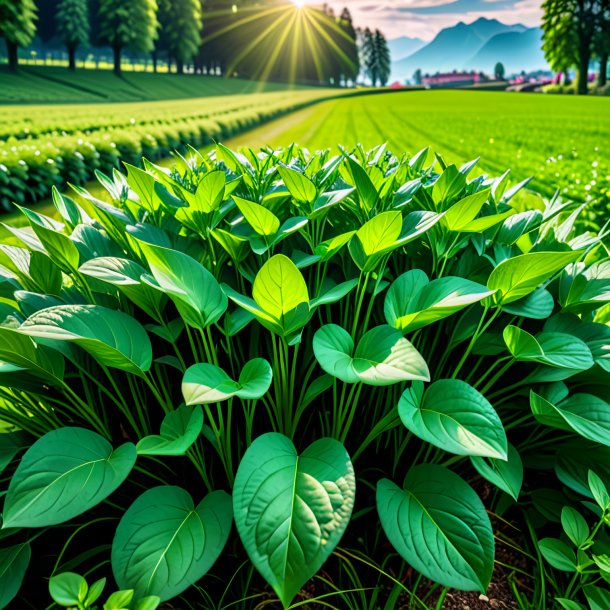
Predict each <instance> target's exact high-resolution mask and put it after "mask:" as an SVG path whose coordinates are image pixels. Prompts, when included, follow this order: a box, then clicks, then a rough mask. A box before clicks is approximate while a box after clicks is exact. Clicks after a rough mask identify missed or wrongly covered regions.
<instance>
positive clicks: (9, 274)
mask: <svg viewBox="0 0 610 610" xmlns="http://www.w3.org/2000/svg"><path fill="white" fill-rule="evenodd" d="M185 129H186V127H185ZM171 133H172V134H175V129H172V130H171ZM185 135H186V132H185ZM125 145H127V144H126V143H125ZM147 145H148V146H151V147H153V146H155V143H154V142H152V141H151V142H149V143H148V144H147ZM138 146H141V144H138ZM136 148H137V147H136ZM96 150H97V149H96ZM135 152H136V151H134V154H135ZM138 152H139V151H138ZM427 158H428V151H427V150H423V151H421V152H420V153H418V154H417V155H415V156H414V157H412V158H407V157H405V156H400V157H396V156H394V155H392V154H391V153H390V152H388V150H387V149H386V147H385V146H380V147H377V148H375V149H373V150H371V151H368V152H367V151H365V150H363V149H362V148H361V147H358V148H356V149H355V150H353V151H351V152H350V151H344V152H343V153H342V154H340V155H337V156H332V155H331V154H330V153H329V152H328V151H322V152H317V153H313V154H312V153H310V152H308V151H306V150H304V149H300V148H298V147H297V146H291V147H288V148H286V149H283V150H272V149H264V150H262V151H253V150H243V151H241V152H234V151H231V150H229V149H227V148H225V147H223V146H222V145H217V146H216V148H215V150H214V151H213V152H212V153H211V154H210V155H209V156H202V155H201V154H199V153H197V152H196V151H195V150H194V149H192V148H191V149H189V150H188V151H186V152H185V154H184V157H183V161H182V162H181V163H180V164H179V165H178V166H177V167H176V168H175V169H174V170H173V171H169V170H165V169H162V168H160V167H157V166H155V165H154V164H153V163H151V162H145V164H144V169H139V168H137V167H134V166H131V165H127V175H124V174H122V173H120V172H118V171H115V172H113V173H112V175H111V176H108V175H104V174H102V173H100V172H98V173H97V177H98V179H99V181H100V183H101V185H102V186H103V187H104V188H105V189H106V191H107V192H108V197H109V199H110V200H111V203H106V202H104V201H101V200H99V199H97V198H96V197H94V196H92V195H90V194H89V193H87V191H85V190H84V189H81V188H79V187H75V191H76V195H77V197H76V199H77V200H73V199H71V198H69V197H67V196H62V195H60V194H59V192H58V191H57V190H55V191H54V193H53V202H54V205H55V208H56V215H57V218H51V217H47V216H44V215H42V214H39V213H37V212H35V211H33V210H29V209H27V208H23V214H24V215H25V217H26V219H27V220H28V221H29V224H30V227H29V228H28V229H23V228H10V230H11V232H12V244H13V245H8V244H0V291H1V292H0V294H1V295H2V299H1V300H0V420H2V421H3V422H4V425H5V426H6V428H7V430H6V433H4V434H0V471H1V472H2V473H3V479H2V483H1V485H0V494H1V495H2V497H3V513H2V519H3V522H2V532H1V536H0V567H1V568H2V569H0V607H4V606H6V605H7V604H8V603H10V602H11V600H12V599H15V598H17V596H19V597H18V598H17V599H19V603H20V606H19V607H38V608H43V607H46V606H47V604H48V603H49V602H50V598H49V597H48V596H47V595H46V586H47V585H46V583H47V582H48V583H49V593H50V596H51V597H52V598H53V599H54V600H55V601H56V602H57V603H58V604H59V605H63V606H69V607H78V608H81V609H85V608H92V607H93V606H94V605H95V604H96V603H97V601H98V600H101V599H105V600H107V601H106V604H105V606H104V607H105V608H131V609H132V610H144V609H147V610H152V609H153V608H155V607H157V605H158V604H159V603H160V602H164V601H166V600H170V599H173V600H174V601H173V602H172V606H171V607H175V608H188V607H205V608H219V607H224V608H228V607H236V608H242V609H244V610H245V609H246V608H252V607H256V608H262V607H266V606H268V605H270V604H273V607H276V608H277V607H279V606H280V605H283V606H284V607H288V606H289V605H290V604H291V603H292V602H293V600H298V603H299V604H300V605H305V604H313V603H315V602H316V601H319V602H320V604H321V605H325V604H331V603H332V604H333V607H335V606H334V604H335V603H337V604H338V606H337V607H345V608H354V609H358V610H361V609H363V608H378V607H381V608H398V607H407V606H409V605H410V604H411V603H412V604H413V606H414V607H422V608H425V607H440V604H441V602H442V600H443V599H444V596H445V595H446V589H445V588H446V587H452V588H457V589H463V590H467V591H476V593H475V598H474V599H475V600H476V599H477V598H478V595H479V592H481V593H484V592H485V591H486V590H487V587H488V585H489V584H490V581H491V580H492V577H493V571H494V565H495V559H494V558H495V549H496V545H497V544H498V545H503V546H504V548H505V549H506V548H510V549H512V550H511V551H510V552H511V553H513V554H515V553H517V554H518V558H519V562H521V557H523V558H525V561H526V562H527V565H526V568H525V569H523V568H519V567H515V568H514V570H513V569H512V568H511V567H510V565H508V567H507V568H506V570H507V572H506V573H504V575H503V576H500V577H496V578H501V579H504V580H505V581H507V587H512V588H513V589H514V590H515V591H516V595H520V596H521V598H522V602H523V606H522V607H532V608H544V607H550V604H552V603H554V602H553V601H552V600H553V599H554V598H561V600H567V601H565V602H564V601H560V602H558V603H560V604H561V605H562V607H563V608H569V609H572V608H577V607H580V606H579V602H585V601H586V600H587V599H594V600H595V599H603V596H604V595H606V592H605V590H604V588H603V587H604V582H605V581H604V579H606V578H607V572H608V570H607V567H608V561H609V560H608V551H607V550H606V549H607V548H608V542H607V540H608V531H607V523H608V522H609V521H610V495H609V492H608V490H609V489H610V473H609V470H608V463H609V462H608V452H609V451H610V449H609V447H610V404H608V395H609V394H608V388H609V387H610V348H609V346H610V325H609V323H610V257H609V251H608V247H607V244H605V243H604V241H605V240H606V238H607V235H608V232H607V231H605V232H600V233H598V234H595V233H584V234H583V233H581V232H580V231H579V230H578V229H577V224H576V221H577V217H578V214H579V213H580V211H581V210H580V208H578V207H577V206H575V205H574V204H569V203H566V202H563V201H561V199H560V198H559V197H555V198H553V199H552V200H551V201H546V202H545V203H544V205H543V209H541V210H525V211H519V212H518V211H517V210H516V209H515V208H514V207H513V198H514V197H515V195H516V194H517V193H518V192H519V191H520V190H521V189H522V188H523V187H524V185H525V183H524V182H522V183H519V184H516V185H510V184H509V174H508V172H506V173H504V174H503V175H502V176H500V177H485V176H479V177H477V178H472V179H469V176H471V174H472V172H473V168H474V167H475V166H476V163H477V160H475V161H472V162H469V163H466V164H464V165H463V166H462V167H459V168H458V167H456V166H455V165H448V164H446V163H445V162H444V160H443V159H442V158H441V157H437V158H436V161H435V163H434V165H431V166H428V165H427V162H426V160H427ZM76 165H77V164H76ZM76 165H75V167H76ZM436 168H438V169H436ZM75 171H76V170H75ZM15 242H16V243H17V244H18V245H14V244H15ZM492 516H493V519H492V518H491V517H492ZM233 522H235V526H236V531H235V530H234V529H233V525H232V524H233ZM510 522H513V523H514V524H516V525H515V526H514V528H513V525H511V524H510ZM507 528H508V529H509V532H508V534H507V533H506V532H507ZM513 529H514V532H515V533H513ZM519 532H524V533H519ZM536 558H538V560H537V559H536ZM507 561H508V562H510V561H512V560H511V559H508V560H507V559H506V555H502V557H501V559H500V560H499V563H500V564H504V565H505V566H506V565H507ZM543 562H546V563H543ZM79 573H80V574H85V575H86V576H87V579H86V580H85V578H83V577H81V576H79V575H78V574H79ZM522 573H525V574H528V573H530V574H532V578H535V579H536V580H537V581H538V582H540V583H545V586H533V587H530V586H529V584H528V586H527V587H522V586H521V585H520V583H521V582H522V580H521V579H522V576H521V574H522ZM206 574H208V575H207V576H206ZM49 577H50V580H49ZM204 577H205V578H204ZM106 579H108V583H107V582H106ZM202 579H203V580H202ZM22 583H25V584H24V585H23V586H22ZM435 583H438V584H435ZM547 583H551V584H550V585H549V586H546V584H547ZM117 589H119V591H117ZM20 591H21V592H20ZM109 592H112V594H111V598H110V599H108V594H109ZM600 596H601V597H600ZM178 597H180V599H175V598H178ZM547 604H549V605H548V606H547ZM594 607H597V606H594V605H593V604H592V605H591V608H594ZM599 607H604V606H603V604H601V605H599Z"/></svg>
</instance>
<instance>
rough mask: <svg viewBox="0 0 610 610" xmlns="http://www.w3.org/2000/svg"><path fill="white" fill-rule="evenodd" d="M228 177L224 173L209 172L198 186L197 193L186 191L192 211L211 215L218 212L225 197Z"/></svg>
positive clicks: (186, 197)
mask: <svg viewBox="0 0 610 610" xmlns="http://www.w3.org/2000/svg"><path fill="white" fill-rule="evenodd" d="M226 182H227V176H226V174H225V173H224V172H223V171H219V170H217V171H212V172H207V173H206V174H205V175H204V176H203V178H202V179H201V180H200V181H199V184H198V185H197V190H196V191H195V193H191V192H189V191H186V190H185V191H184V194H185V199H186V200H187V201H188V202H189V205H190V210H189V211H197V212H203V213H205V214H209V213H210V212H213V211H214V210H216V209H217V208H218V207H219V206H220V204H221V203H222V200H223V199H224V196H225V187H226Z"/></svg>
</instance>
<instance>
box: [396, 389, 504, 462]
mask: <svg viewBox="0 0 610 610" xmlns="http://www.w3.org/2000/svg"><path fill="white" fill-rule="evenodd" d="M398 414H399V415H400V419H401V420H402V423H403V424H404V425H405V426H406V427H407V428H408V429H409V430H410V431H411V432H413V434H415V435H416V436H418V437H419V438H421V439H423V440H425V441H427V442H429V443H431V444H433V445H435V446H436V447H440V448H441V449H444V450H445V451H449V452H451V453H455V454H457V455H470V456H482V457H490V458H498V459H500V460H505V459H507V441H506V433H505V432H504V428H503V426H502V422H501V421H500V418H499V417H498V414H497V413H496V412H495V410H494V408H493V407H492V406H491V405H490V404H489V402H488V401H487V399H486V398H485V397H484V396H483V395H482V394H481V393H479V392H477V390H475V389H474V388H473V387H472V386H470V385H469V384H467V383H466V382H465V381H461V380H459V379H440V380H438V381H435V382H434V383H432V384H431V385H430V386H429V387H428V388H427V389H426V391H425V392H424V384H423V383H422V382H421V381H416V382H414V383H413V385H412V386H411V388H409V389H407V390H405V391H404V393H403V395H402V397H401V398H400V401H399V403H398Z"/></svg>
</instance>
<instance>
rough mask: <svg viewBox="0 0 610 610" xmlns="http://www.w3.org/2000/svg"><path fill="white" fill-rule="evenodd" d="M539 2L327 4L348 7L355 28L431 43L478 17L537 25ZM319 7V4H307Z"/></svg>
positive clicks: (314, 0)
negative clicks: (445, 30)
mask: <svg viewBox="0 0 610 610" xmlns="http://www.w3.org/2000/svg"><path fill="white" fill-rule="evenodd" d="M541 1H542V0H408V1H407V0H382V1H381V2H376V3H373V2H371V0H349V2H348V1H347V0H329V2H328V3H329V4H330V5H331V6H332V7H333V8H334V9H335V11H341V9H343V7H345V6H348V7H349V9H350V11H351V13H352V15H353V18H354V22H355V24H356V25H357V26H361V27H370V28H379V29H380V30H381V31H382V32H384V33H385V34H386V36H387V37H388V38H397V37H399V36H413V37H417V38H423V39H424V40H431V39H432V38H434V36H436V34H437V33H438V32H439V30H441V29H443V28H445V27H448V26H451V25H455V24H456V23H457V22H458V21H463V22H465V23H472V22H473V21H476V20H477V19H478V18H479V17H487V18H488V19H498V20H499V21H502V22H503V23H508V24H513V23H522V24H524V25H527V26H531V27H533V26H537V25H540V18H541V15H542V11H541V9H540V5H541ZM307 2H309V3H310V4H314V5H315V4H320V0H307Z"/></svg>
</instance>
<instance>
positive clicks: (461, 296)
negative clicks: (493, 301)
mask: <svg viewBox="0 0 610 610" xmlns="http://www.w3.org/2000/svg"><path fill="white" fill-rule="evenodd" d="M492 294H493V291H491V290H487V288H486V287H485V286H482V285H481V284H477V283H476V282H471V281H470V280H466V279H464V278H461V277H444V278H440V279H436V280H433V281H430V280H429V279H428V276H427V275H426V274H425V273H424V272H423V271H421V270H420V269H413V270H411V271H407V272H406V273H403V274H402V275H401V276H399V277H398V278H397V279H396V280H395V281H394V282H393V283H392V285H391V286H390V289H389V290H388V293H387V294H386V298H385V303H384V308H383V311H384V314H385V319H386V321H387V323H388V324H389V325H390V326H393V327H394V328H398V329H399V330H400V331H401V332H402V333H403V334H404V333H407V332H409V331H413V330H416V329H418V328H422V327H424V326H427V325H429V324H432V323H434V322H436V321H438V320H442V319H443V318H446V317H448V316H450V315H453V314H454V313H456V312H458V311H460V310H462V309H464V308H465V307H467V306H468V305H472V304H473V303H477V302H479V301H481V300H482V299H484V298H486V297H488V296H490V295H492Z"/></svg>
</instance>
